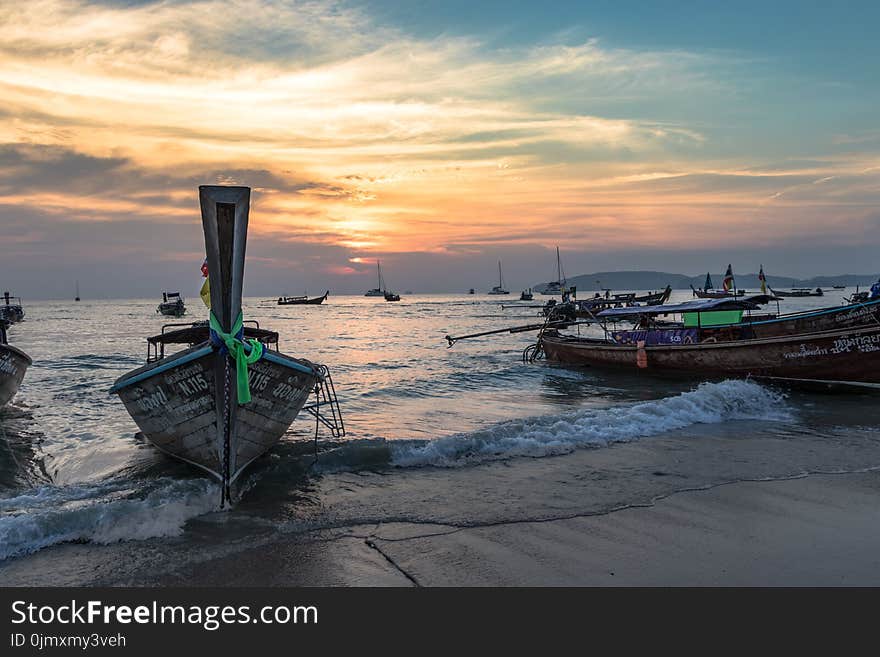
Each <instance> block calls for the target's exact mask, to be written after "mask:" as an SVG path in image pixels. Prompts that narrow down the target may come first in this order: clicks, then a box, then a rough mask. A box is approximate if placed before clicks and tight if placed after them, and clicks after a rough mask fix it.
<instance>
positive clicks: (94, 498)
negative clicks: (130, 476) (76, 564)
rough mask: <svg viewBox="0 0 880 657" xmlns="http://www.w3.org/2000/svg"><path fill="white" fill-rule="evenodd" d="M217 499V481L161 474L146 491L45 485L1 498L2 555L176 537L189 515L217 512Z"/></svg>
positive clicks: (5, 556) (105, 486) (8, 555)
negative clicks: (80, 543) (72, 543)
mask: <svg viewBox="0 0 880 657" xmlns="http://www.w3.org/2000/svg"><path fill="white" fill-rule="evenodd" d="M89 493H90V494H89ZM218 499H219V495H218V493H217V488H216V486H215V485H214V484H213V483H212V482H210V481H208V480H205V479H189V480H173V479H161V480H158V481H156V482H152V484H151V489H150V491H149V492H147V493H146V494H143V495H136V494H133V493H132V492H131V491H130V490H121V489H119V488H118V487H114V486H113V485H112V484H110V485H104V486H101V485H98V486H95V487H94V488H92V489H91V490H89V489H88V487H85V486H72V487H69V488H67V487H53V486H42V487H40V488H39V489H35V490H33V491H30V492H28V493H26V494H23V495H19V496H17V497H13V498H6V499H4V500H0V511H2V513H3V515H0V560H2V559H6V558H9V557H13V556H20V555H23V554H28V553H30V552H36V551H37V550H40V549H42V548H44V547H48V546H50V545H55V544H57V543H65V542H69V541H87V542H92V543H115V542H118V541H126V540H144V539H147V538H155V537H159V536H174V535H177V534H180V533H181V532H182V531H183V526H184V524H186V521H187V520H189V519H190V518H194V517H196V516H200V515H203V514H205V513H209V512H211V511H214V510H215V509H216V508H217V503H218Z"/></svg>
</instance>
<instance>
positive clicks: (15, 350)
mask: <svg viewBox="0 0 880 657" xmlns="http://www.w3.org/2000/svg"><path fill="white" fill-rule="evenodd" d="M0 348H2V349H9V351H11V352H12V353H13V354H15V355H16V356H20V357H21V358H23V359H24V360H26V361H27V364H28V367H30V366H31V365H33V364H34V360H33V358H31V357H30V356H28V355H27V354H26V353H24V352H23V351H22V350H21V349H19V348H18V347H16V346H14V345H11V344H8V343H5V344H0Z"/></svg>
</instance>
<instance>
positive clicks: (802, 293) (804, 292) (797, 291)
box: [770, 287, 825, 299]
mask: <svg viewBox="0 0 880 657" xmlns="http://www.w3.org/2000/svg"><path fill="white" fill-rule="evenodd" d="M770 291H771V292H772V293H773V295H774V296H777V297H779V298H781V299H785V298H786V297H821V296H824V295H825V293H824V292H823V291H822V288H821V287H817V288H816V289H815V290H811V289H810V288H807V287H796V288H794V289H792V290H784V291H782V292H780V291H779V290H774V289H773V288H772V287H771V288H770Z"/></svg>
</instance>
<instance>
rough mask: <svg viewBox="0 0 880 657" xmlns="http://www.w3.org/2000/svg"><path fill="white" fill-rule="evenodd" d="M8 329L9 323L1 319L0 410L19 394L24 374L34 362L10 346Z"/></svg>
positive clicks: (19, 350)
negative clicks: (7, 335)
mask: <svg viewBox="0 0 880 657" xmlns="http://www.w3.org/2000/svg"><path fill="white" fill-rule="evenodd" d="M8 327H9V322H8V321H6V320H4V319H2V318H0V408H3V407H4V406H6V404H8V403H9V400H10V399H12V398H13V397H14V396H15V393H16V392H18V387H19V386H20V385H21V381H22V379H24V373H25V371H26V370H27V368H28V367H29V366H30V365H31V363H32V362H33V361H31V358H30V356H28V355H27V354H26V353H24V352H23V351H22V350H21V349H18V348H16V347H13V346H12V345H10V344H9V342H8V341H7V338H6V329H7V328H8Z"/></svg>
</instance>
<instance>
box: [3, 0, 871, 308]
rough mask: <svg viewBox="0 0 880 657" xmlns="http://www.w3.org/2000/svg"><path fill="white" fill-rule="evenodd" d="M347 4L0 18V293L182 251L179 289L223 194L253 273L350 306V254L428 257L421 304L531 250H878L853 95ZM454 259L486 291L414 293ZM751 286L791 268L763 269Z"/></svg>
mask: <svg viewBox="0 0 880 657" xmlns="http://www.w3.org/2000/svg"><path fill="white" fill-rule="evenodd" d="M372 9H373V5H359V4H357V3H337V2H324V1H320V0H319V1H316V2H307V3H296V2H270V1H269V0H234V1H233V2H227V1H225V0H223V1H221V0H203V1H199V2H172V1H166V2H134V3H122V2H120V3H113V2H101V3H98V2H95V3H89V2H84V1H80V0H37V1H33V2H27V3H3V5H2V9H0V21H2V24H3V30H2V31H0V93H2V97H3V103H2V106H0V140H2V146H0V167H2V179H0V180H2V183H0V213H2V214H0V242H2V247H0V248H2V256H3V261H4V262H3V265H4V267H3V270H2V274H4V275H5V276H6V277H7V278H8V279H12V280H13V281H14V282H15V284H16V285H17V286H19V287H22V286H25V285H26V284H27V283H26V281H27V280H29V279H30V278H31V277H32V275H33V271H30V270H29V269H28V268H31V270H34V271H35V270H42V271H46V269H45V268H46V267H49V268H50V269H52V271H57V272H58V273H63V274H64V275H66V276H70V275H74V274H75V273H76V272H78V271H84V270H85V269H86V268H87V267H88V266H89V263H90V262H91V263H93V262H94V261H92V260H90V258H93V257H97V259H98V261H103V260H106V261H107V262H108V263H110V262H116V263H121V262H125V263H128V265H130V266H132V267H133V268H135V269H138V267H139V266H140V265H143V269H144V270H146V269H147V267H148V265H149V263H150V262H153V261H155V260H156V259H157V258H160V257H161V258H162V259H169V260H173V261H178V260H179V261H180V262H181V263H183V262H185V261H186V259H188V258H189V257H190V256H192V257H193V259H194V264H193V265H192V267H193V271H194V272H197V269H198V266H199V264H200V262H199V257H198V253H199V242H198V238H199V233H198V218H197V198H196V187H197V186H198V185H199V184H204V183H222V182H228V183H239V184H246V185H250V186H252V187H253V188H254V199H253V208H252V219H251V240H252V243H251V252H252V255H253V256H254V261H253V262H252V265H251V271H253V272H254V276H255V279H254V280H255V281H261V280H263V279H261V278H260V276H261V274H260V273H259V272H260V271H261V270H260V267H263V264H260V263H264V264H265V266H266V267H268V268H269V269H278V268H281V269H284V270H285V271H287V272H288V277H287V278H286V279H284V280H285V281H295V282H296V285H295V288H296V289H299V288H301V287H304V285H305V284H311V285H312V287H314V288H315V289H317V288H318V287H320V288H321V289H323V288H324V287H329V286H330V285H329V283H328V284H327V285H326V286H325V285H323V283H322V282H321V281H322V280H330V279H329V278H328V277H331V276H337V277H340V280H342V279H344V280H350V279H352V278H353V279H355V280H354V281H353V282H352V283H351V284H350V285H349V284H348V283H345V285H348V287H349V290H347V291H356V290H358V289H360V287H363V286H365V285H368V284H369V282H370V281H371V276H372V275H373V267H374V263H375V259H376V258H377V257H380V258H383V259H385V258H389V265H388V269H389V275H390V276H394V272H395V267H396V271H397V278H398V280H403V279H404V277H408V276H410V275H414V274H413V272H416V271H417V270H418V269H419V266H416V265H414V264H413V263H415V262H418V261H419V260H420V259H421V262H422V265H420V266H427V265H428V264H429V263H430V265H431V267H434V268H435V269H433V270H432V272H433V273H431V274H430V276H428V275H427V274H426V278H425V279H424V280H422V279H416V280H417V281H418V283H417V284H414V285H422V286H423V287H425V289H426V290H428V291H431V290H430V289H429V288H431V284H429V283H428V281H434V282H437V284H436V285H433V289H435V290H438V291H439V290H443V289H449V288H450V287H455V286H457V287H470V286H473V285H476V284H480V285H484V284H485V283H486V282H488V281H489V280H491V279H492V275H493V274H492V271H493V268H494V266H495V264H494V263H495V260H496V255H499V256H500V254H501V253H510V254H521V253H524V252H525V251H526V250H528V249H532V250H533V252H534V255H535V258H534V260H535V262H546V266H544V265H542V266H544V269H542V270H540V271H537V272H532V273H530V272H528V271H526V270H525V269H522V270H520V271H519V272H517V271H516V265H515V263H514V262H511V263H510V271H511V276H512V277H514V278H516V280H515V281H514V283H515V284H521V285H526V284H531V283H534V282H538V281H540V280H542V279H543V278H545V277H546V274H547V273H549V272H550V271H551V270H552V263H551V262H550V261H549V260H541V259H542V258H546V256H547V254H548V253H549V250H550V249H552V248H553V247H555V245H557V244H559V245H561V246H562V248H563V251H564V252H565V253H566V254H567V255H566V257H567V258H568V260H569V262H570V263H573V264H572V266H577V267H578V268H582V269H583V270H584V271H589V270H590V264H591V263H596V264H595V265H594V267H593V269H597V268H599V267H600V266H610V263H611V262H613V261H614V260H613V259H609V258H608V256H609V254H613V253H615V252H626V253H630V254H631V253H633V252H635V251H638V250H647V251H651V250H662V251H665V252H673V251H676V250H679V251H681V250H683V251H689V252H690V251H697V250H700V249H704V250H709V251H712V252H713V253H715V252H719V251H724V250H725V249H727V250H732V251H733V252H735V254H736V255H738V256H739V257H741V258H743V261H742V267H743V268H744V269H750V268H756V267H757V263H758V262H759V259H758V255H757V254H756V255H755V256H754V257H750V255H749V254H750V253H751V251H750V249H751V248H752V247H754V246H755V245H758V246H760V248H761V249H765V251H764V253H766V249H769V248H779V249H786V248H788V247H791V246H792V245H793V244H795V245H800V247H801V248H805V249H811V248H818V247H820V246H822V247H825V248H833V249H836V251H835V253H836V256H835V257H836V260H833V261H831V260H829V261H828V262H825V263H822V266H823V267H825V268H826V269H827V268H834V267H837V268H838V269H839V270H840V271H843V270H847V268H849V269H852V270H854V271H869V270H873V269H876V268H878V267H877V266H876V263H875V262H872V261H871V260H870V259H869V258H867V257H864V256H863V255H860V256H859V257H858V258H855V260H854V259H853V257H852V256H849V257H848V256H846V255H845V254H846V252H847V249H848V248H850V247H862V248H864V247H866V246H867V245H868V244H870V245H873V246H875V247H876V246H877V243H878V239H877V237H876V234H877V228H878V222H880V213H878V210H877V202H878V200H880V154H878V153H880V131H878V130H877V129H876V126H873V127H872V126H871V125H870V122H871V121H874V120H875V119H874V118H865V117H866V116H868V115H869V111H868V108H870V107H872V106H873V107H876V106H875V105H874V102H875V100H876V95H877V91H876V89H857V88H856V89H854V88H852V87H851V84H852V83H850V82H849V81H845V80H844V81H840V80H836V79H834V76H833V75H832V76H829V75H825V74H823V73H822V72H821V71H801V72H799V75H801V77H800V78H792V77H791V76H787V78H788V79H789V80H793V81H790V82H787V83H786V84H788V85H790V86H789V87H787V90H786V89H782V88H778V87H779V85H777V81H776V80H775V79H773V76H775V75H782V73H779V72H777V71H776V69H777V68H778V67H779V66H781V64H779V63H778V62H774V61H773V60H772V59H771V58H770V57H769V56H766V55H761V56H760V57H759V56H757V55H756V54H755V53H752V52H750V51H749V50H748V48H743V49H742V50H741V51H735V50H733V49H729V48H717V49H713V48H698V47H693V48H688V47H673V46H671V45H670V46H668V47H659V46H653V45H652V46H644V47H636V46H635V45H633V44H630V43H627V44H624V45H620V44H618V43H615V42H613V41H611V40H608V39H606V38H604V37H603V34H602V33H601V32H600V31H594V30H593V28H591V25H590V24H589V22H588V21H587V20H586V19H585V20H584V24H582V25H577V26H576V27H573V28H571V29H568V30H563V29H561V28H560V29H558V30H555V31H554V30H550V31H547V32H544V33H541V34H536V35H535V37H534V38H533V39H524V38H518V39H511V40H508V41H504V40H503V39H500V37H499V36H498V34H497V32H495V31H484V30H480V29H475V30H474V31H473V32H469V33H464V32H463V31H462V29H458V30H442V29H441V30H437V31H436V32H434V33H433V34H428V33H426V31H425V30H419V29H413V28H412V27H411V26H410V27H407V25H406V24H405V23H404V22H399V23H398V22H397V21H395V20H393V19H392V18H389V17H388V15H387V12H386V13H382V12H378V11H375V12H374V11H373V10H372ZM230 16H232V17H234V20H230V19H229V17H230ZM503 23H504V21H503V19H499V30H501V29H502V28H503ZM621 41H622V40H621ZM835 84H836V85H837V87H835ZM791 85H794V86H791ZM797 85H800V86H797ZM830 89H836V91H835V92H834V93H831V92H830V91H829V90H830ZM786 94H789V95H786ZM834 94H836V98H833V96H834ZM832 100H833V101H835V102H836V103H837V105H836V106H834V108H833V109H829V107H830V105H829V103H831V102H832ZM870 113H872V114H871V116H873V113H874V110H870ZM123 228H124V230H123ZM157 232H158V233H160V234H161V237H157ZM56 239H57V240H58V241H60V242H63V243H67V244H68V245H69V246H70V248H67V249H60V248H59V247H58V244H55V241H56ZM160 244H161V245H163V246H162V248H161V254H160V253H159V251H160V249H159V245H160ZM41 252H43V253H45V254H47V258H48V259H49V261H50V263H51V264H46V263H43V264H41V265H40V266H36V265H35V263H34V254H35V253H41ZM96 253H98V254H100V255H97V256H96V255H95V254H96ZM860 253H863V252H860ZM178 256H181V257H180V258H178ZM310 256H316V258H315V259H311V258H310ZM761 257H763V258H764V260H763V262H765V263H766V262H767V259H766V256H765V255H763V254H762V256H761ZM602 258H605V259H604V260H603V259H602ZM859 258H860V259H859ZM464 260H467V261H468V262H469V263H471V264H470V265H469V266H471V267H472V269H471V270H470V271H471V272H473V271H478V270H477V269H473V268H474V267H476V266H477V264H476V263H482V264H481V265H480V266H483V267H484V269H485V275H484V276H483V278H484V279H485V280H474V281H473V282H472V283H471V284H470V285H466V281H465V280H464V278H462V279H456V278H453V279H450V285H447V286H444V285H443V284H440V282H438V279H439V278H440V277H441V276H442V274H441V272H442V271H443V266H444V265H443V264H442V263H446V265H445V266H446V267H453V268H455V267H456V266H458V265H455V264H454V263H456V262H458V263H461V262H463V261H464ZM725 262H726V260H725ZM395 263H396V264H395ZM645 263H646V264H647V265H648V266H650V267H654V268H657V267H659V266H661V265H662V264H663V263H659V262H651V261H645ZM640 264H641V263H640V262H637V261H634V260H633V261H627V262H620V264H619V268H631V269H638V268H648V267H641V266H640ZM666 266H667V268H668V269H669V270H674V271H682V272H684V273H689V272H697V271H701V270H704V268H705V263H704V262H702V261H699V262H696V261H695V262H692V263H691V262H681V261H676V259H675V258H670V259H669V264H668V265H666ZM717 266H718V267H720V266H721V263H720V262H719V263H717ZM181 267H183V265H181ZM413 267H415V268H413ZM776 268H777V271H778V270H780V269H781V270H782V271H778V273H786V274H788V273H792V274H799V273H804V274H805V273H808V270H809V266H808V264H807V263H804V262H801V261H799V260H798V259H797V258H796V257H795V256H793V255H791V254H789V253H788V252H785V253H782V254H781V255H780V256H779V260H778V262H777V263H776ZM7 269H8V270H7ZM545 270H546V271H545ZM175 271H178V272H180V271H186V270H185V269H178V270H175ZM479 271H482V270H479ZM813 273H818V272H813ZM76 275H77V276H78V277H79V278H83V279H85V278H87V275H86V274H85V273H82V274H76ZM358 276H360V279H358ZM472 277H473V276H472ZM520 279H521V281H520ZM334 280H335V279H334ZM467 280H471V279H467ZM300 281H304V282H303V284H299V282H300ZM159 283H160V282H159V281H158V280H156V281H151V282H150V285H151V286H152V287H156V286H157V285H158V284H159ZM10 284H11V283H10ZM91 284H92V288H93V289H97V288H98V287H99V282H98V280H95V281H93V282H92V283H91ZM340 285H342V283H340ZM119 292H120V290H118V289H115V288H112V287H111V286H107V287H106V289H103V290H102V293H103V294H105V295H113V294H117V293H119ZM279 292H280V290H279ZM29 293H31V294H38V293H39V292H38V291H37V290H30V291H29Z"/></svg>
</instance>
